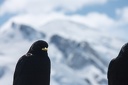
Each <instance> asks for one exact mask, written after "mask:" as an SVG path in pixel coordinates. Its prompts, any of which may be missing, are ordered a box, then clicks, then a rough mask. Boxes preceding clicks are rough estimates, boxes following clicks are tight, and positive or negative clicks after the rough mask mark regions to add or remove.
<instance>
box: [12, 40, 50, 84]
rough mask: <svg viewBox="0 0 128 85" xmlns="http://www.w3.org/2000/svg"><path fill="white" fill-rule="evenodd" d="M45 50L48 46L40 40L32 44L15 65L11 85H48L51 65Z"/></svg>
mask: <svg viewBox="0 0 128 85" xmlns="http://www.w3.org/2000/svg"><path fill="white" fill-rule="evenodd" d="M47 48H48V44H47V43H46V42H45V41H42V40H39V41H36V42H35V43H33V44H32V46H31V47H30V49H29V51H28V52H27V54H26V55H23V56H22V57H21V58H20V59H19V61H18V63H17V65H16V68H15V73H14V79H13V85H50V68H51V66H50V65H51V63H50V59H49V57H48V54H47Z"/></svg>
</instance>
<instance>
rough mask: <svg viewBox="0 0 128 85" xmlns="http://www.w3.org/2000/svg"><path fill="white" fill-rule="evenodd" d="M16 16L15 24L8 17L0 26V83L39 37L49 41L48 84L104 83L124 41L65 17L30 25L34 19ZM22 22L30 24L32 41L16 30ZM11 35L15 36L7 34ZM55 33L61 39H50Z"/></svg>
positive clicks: (3, 84)
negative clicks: (49, 82)
mask: <svg viewBox="0 0 128 85" xmlns="http://www.w3.org/2000/svg"><path fill="white" fill-rule="evenodd" d="M26 17H27V16H26ZM38 17H40V16H38ZM28 18H30V17H28ZM34 18H35V17H34ZM18 19H22V17H21V16H19V17H15V18H14V21H15V23H16V22H17V23H16V27H15V26H12V22H13V19H11V20H10V21H8V22H7V23H6V24H5V25H4V26H3V27H2V28H1V29H0V39H1V41H0V44H1V45H0V49H2V50H0V72H3V75H2V76H1V77H0V85H10V84H12V80H13V73H14V69H15V65H16V62H17V61H18V59H19V58H20V57H21V56H22V55H24V54H25V53H26V52H27V51H28V49H29V47H30V46H31V44H32V43H33V42H34V41H36V40H38V39H43V40H46V41H47V42H48V43H49V50H48V54H49V57H50V59H51V61H52V69H51V85H105V84H107V78H106V73H107V65H108V63H109V61H110V60H111V59H112V58H114V57H116V56H117V53H118V52H119V50H120V48H121V46H122V45H123V44H124V43H125V42H124V41H123V40H121V39H119V38H117V37H114V36H113V37H112V36H111V35H108V34H107V33H106V32H104V31H102V30H100V29H94V28H90V27H87V26H86V25H85V24H83V23H80V22H76V21H72V20H68V19H67V20H66V19H50V18H49V19H48V20H47V22H45V23H44V24H42V22H40V23H38V22H39V21H38V22H36V23H35V24H36V26H33V25H32V24H34V21H33V22H32V21H31V22H28V23H27V21H25V20H24V19H22V20H21V21H22V22H20V21H18ZM38 19H39V18H38ZM38 19H37V20H38ZM33 20H34V19H33ZM23 22H24V23H23ZM25 22H26V23H25ZM27 24H28V25H27ZM21 25H24V26H27V27H30V26H31V27H33V28H31V27H30V28H29V29H34V30H35V31H33V30H32V31H31V32H30V33H32V34H34V33H35V34H34V36H30V37H35V38H34V39H32V40H29V38H28V36H26V37H25V38H24V37H23V36H24V34H22V32H21V30H19V29H15V28H20V26H21ZM25 29H26V28H25ZM40 32H41V33H43V34H45V37H40V36H39V35H40ZM11 35H13V36H14V37H10V36H11ZM55 35H56V36H59V37H60V39H59V40H58V41H57V40H56V41H55V42H51V39H52V37H53V36H55ZM26 38H27V39H26ZM57 42H58V43H57ZM62 48H63V49H62ZM87 48H88V49H87ZM65 50H66V51H65ZM68 51H69V52H68ZM70 52H71V53H70ZM65 55H67V56H65ZM77 57H78V58H77ZM81 59H83V60H81ZM74 60H75V61H74ZM78 60H79V61H78ZM83 61H85V62H84V64H81V63H82V62H83ZM71 64H73V66H74V65H75V64H77V65H80V66H78V67H81V66H83V68H78V69H74V68H73V67H72V66H70V65H71ZM1 68H2V69H1ZM103 69H104V70H103Z"/></svg>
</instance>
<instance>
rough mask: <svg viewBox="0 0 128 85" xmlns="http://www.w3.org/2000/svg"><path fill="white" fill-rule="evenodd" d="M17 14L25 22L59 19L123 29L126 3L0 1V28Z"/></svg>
mask: <svg viewBox="0 0 128 85" xmlns="http://www.w3.org/2000/svg"><path fill="white" fill-rule="evenodd" d="M28 14H29V15H28ZM55 14H56V16H55ZM58 14H61V15H58ZM20 15H21V16H22V15H23V16H25V17H23V16H22V19H23V18H26V16H27V20H28V17H30V15H31V16H32V17H30V18H31V19H30V18H29V19H30V20H28V21H32V18H33V17H35V16H36V18H37V16H38V17H39V15H42V16H43V15H47V17H51V18H54V17H59V16H63V17H64V18H70V19H72V20H74V21H80V22H83V23H85V24H86V25H87V26H90V27H93V28H116V27H118V28H127V27H128V0H0V26H2V25H3V24H4V23H6V22H7V21H9V20H10V19H11V18H13V17H16V16H20ZM43 19H44V20H45V16H43ZM45 21H47V20H45ZM24 22H25V20H24ZM42 22H43V21H42Z"/></svg>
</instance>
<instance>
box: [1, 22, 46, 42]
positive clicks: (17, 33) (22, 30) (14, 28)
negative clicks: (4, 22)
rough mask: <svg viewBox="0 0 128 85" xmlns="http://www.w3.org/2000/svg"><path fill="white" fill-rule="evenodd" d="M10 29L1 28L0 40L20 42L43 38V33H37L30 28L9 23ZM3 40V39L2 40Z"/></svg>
mask: <svg viewBox="0 0 128 85" xmlns="http://www.w3.org/2000/svg"><path fill="white" fill-rule="evenodd" d="M9 26H10V27H7V28H6V27H5V28H2V29H1V31H0V38H2V40H4V41H5V42H7V41H10V40H11V39H13V40H16V41H20V40H29V41H32V40H35V39H41V38H44V37H45V34H44V33H43V32H39V31H37V30H35V29H34V28H32V27H31V26H27V25H22V24H20V25H19V24H16V23H14V22H13V23H11V24H10V25H9ZM3 38H4V39H3Z"/></svg>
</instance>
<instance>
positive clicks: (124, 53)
mask: <svg viewBox="0 0 128 85" xmlns="http://www.w3.org/2000/svg"><path fill="white" fill-rule="evenodd" d="M107 76H108V85H128V43H126V44H125V45H123V47H122V48H121V50H120V53H119V55H118V56H117V57H116V58H115V59H113V60H111V62H110V64H109V68H108V74H107Z"/></svg>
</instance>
